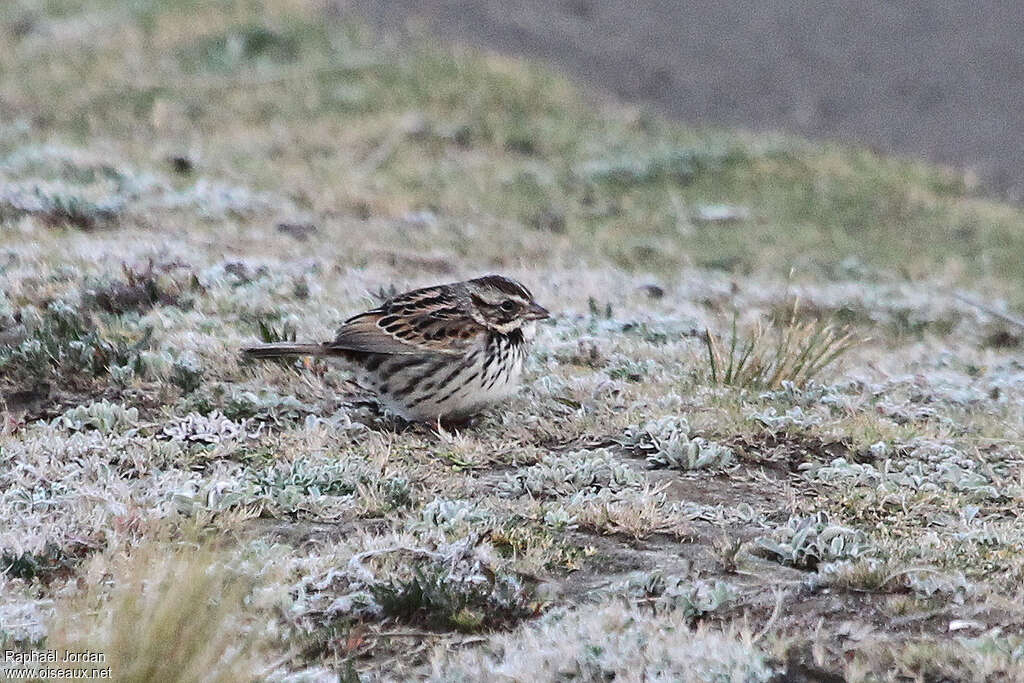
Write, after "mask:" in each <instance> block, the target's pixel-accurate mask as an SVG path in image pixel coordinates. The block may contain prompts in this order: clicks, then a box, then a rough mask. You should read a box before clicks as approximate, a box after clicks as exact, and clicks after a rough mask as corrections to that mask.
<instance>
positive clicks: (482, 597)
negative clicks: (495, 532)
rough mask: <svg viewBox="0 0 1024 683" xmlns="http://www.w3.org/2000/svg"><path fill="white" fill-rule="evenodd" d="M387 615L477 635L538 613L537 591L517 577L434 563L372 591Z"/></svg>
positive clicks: (418, 568) (417, 567)
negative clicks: (534, 599)
mask: <svg viewBox="0 0 1024 683" xmlns="http://www.w3.org/2000/svg"><path fill="white" fill-rule="evenodd" d="M370 592H371V593H372V595H373V597H374V599H375V600H376V601H377V603H378V604H379V605H380V607H381V611H382V612H383V614H384V616H386V617H392V618H394V619H396V620H398V621H402V622H406V623H413V624H422V625H424V626H427V627H429V628H438V629H453V630H456V631H464V632H477V631H483V630H490V629H494V628H501V627H503V626H507V625H510V624H513V623H515V622H518V621H521V620H523V619H525V618H527V617H529V616H531V615H532V614H533V613H534V609H533V608H532V607H531V602H532V597H533V596H532V591H531V590H530V589H529V587H528V586H527V585H526V584H524V583H523V582H522V581H521V580H520V579H519V578H518V577H517V576H515V575H513V574H506V573H499V574H493V575H492V576H491V577H489V578H485V577H483V576H480V577H475V576H460V575H457V573H454V572H451V571H449V570H447V569H446V568H444V567H441V566H436V565H433V564H430V565H427V566H416V567H415V568H414V569H413V576H412V578H410V579H407V580H398V581H393V582H390V583H387V584H378V585H375V586H371V587H370Z"/></svg>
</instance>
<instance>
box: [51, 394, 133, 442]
mask: <svg viewBox="0 0 1024 683" xmlns="http://www.w3.org/2000/svg"><path fill="white" fill-rule="evenodd" d="M138 421H139V410H138V408H125V407H124V406H122V405H121V404H119V403H110V402H108V401H95V402H93V403H90V404H89V405H84V406H76V407H74V408H71V409H69V410H67V411H65V412H64V414H63V415H61V416H60V417H58V418H57V419H56V420H54V422H53V424H54V426H55V427H61V428H64V429H67V430H70V431H76V432H80V431H85V430H87V429H95V430H98V431H100V432H102V433H104V434H109V433H111V432H115V431H123V430H125V429H129V428H131V427H133V426H135V425H137V424H138Z"/></svg>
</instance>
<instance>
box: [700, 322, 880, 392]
mask: <svg viewBox="0 0 1024 683" xmlns="http://www.w3.org/2000/svg"><path fill="white" fill-rule="evenodd" d="M797 312H798V305H797V304H794V305H793V311H792V314H791V315H790V318H789V321H788V322H787V323H786V324H785V325H784V326H782V327H771V328H766V327H764V326H763V325H761V324H760V323H758V325H757V326H756V327H755V328H754V330H753V331H752V332H751V333H750V334H749V335H748V336H747V338H746V339H740V333H739V331H738V329H737V322H736V316H735V315H733V319H732V327H731V332H730V335H729V339H728V341H727V342H726V341H725V340H723V339H721V338H719V337H718V336H717V335H713V334H712V333H711V330H710V329H705V331H704V345H705V348H706V349H707V355H708V370H709V372H710V376H711V382H712V383H713V384H720V385H726V386H734V387H740V388H744V389H778V388H780V387H781V386H782V385H783V384H784V383H786V382H789V383H792V384H793V385H794V386H796V387H802V386H804V385H806V384H807V382H809V381H810V380H812V379H814V377H815V376H817V375H818V373H820V372H821V371H822V370H824V369H825V368H826V367H828V366H829V365H831V364H832V363H833V362H835V361H836V360H838V359H839V357H840V356H842V355H843V354H845V353H846V352H848V351H849V350H850V349H852V348H854V347H855V346H857V345H858V344H860V343H862V340H860V339H858V338H857V337H855V336H854V335H853V333H852V332H850V331H848V330H847V329H844V328H840V327H837V326H836V325H834V324H832V323H831V322H828V321H822V320H812V321H807V322H800V321H799V320H798V317H797Z"/></svg>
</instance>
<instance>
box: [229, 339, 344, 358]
mask: <svg viewBox="0 0 1024 683" xmlns="http://www.w3.org/2000/svg"><path fill="white" fill-rule="evenodd" d="M325 353H326V349H325V348H324V344H296V343H295V342H274V343H272V344H255V345H253V346H243V347H242V355H243V356H245V357H246V358H282V357H284V356H322V355H324V354H325Z"/></svg>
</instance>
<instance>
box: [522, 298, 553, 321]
mask: <svg viewBox="0 0 1024 683" xmlns="http://www.w3.org/2000/svg"><path fill="white" fill-rule="evenodd" d="M550 317H551V314H550V313H548V309H546V308H544V307H543V306H541V305H540V304H537V303H533V302H530V306H529V308H527V309H526V319H527V320H544V319H546V318H550Z"/></svg>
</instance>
